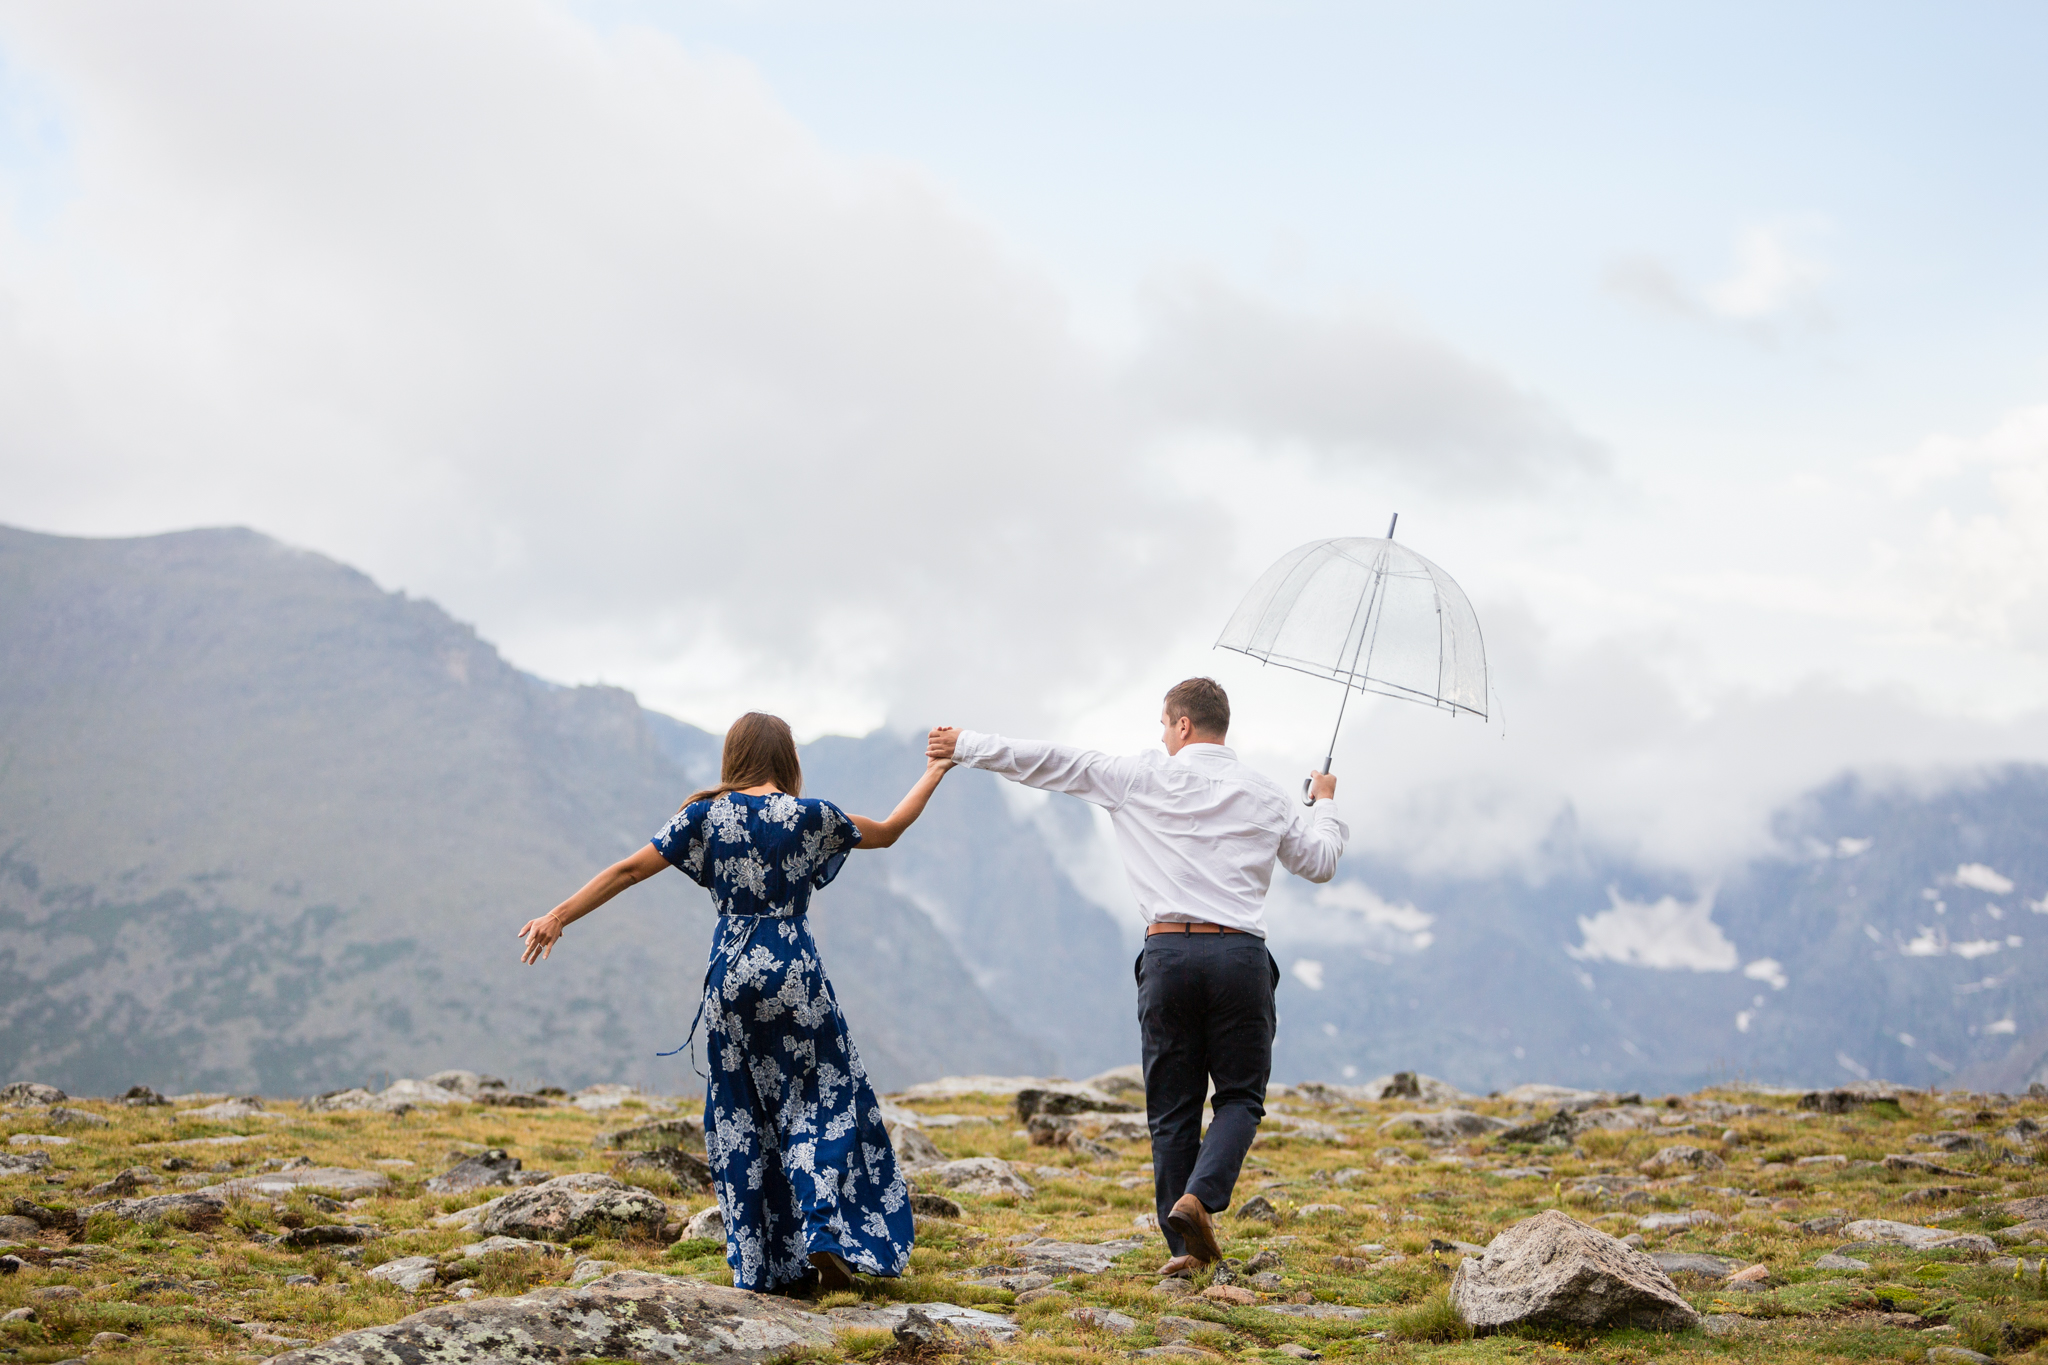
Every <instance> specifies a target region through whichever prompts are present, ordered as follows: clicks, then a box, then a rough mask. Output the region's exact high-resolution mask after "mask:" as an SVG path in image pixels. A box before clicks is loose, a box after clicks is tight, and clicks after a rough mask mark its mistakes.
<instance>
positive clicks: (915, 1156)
mask: <svg viewBox="0 0 2048 1365" xmlns="http://www.w3.org/2000/svg"><path fill="white" fill-rule="evenodd" d="M888 1131H889V1145H890V1146H892V1147H894V1148H895V1149H896V1164H897V1165H898V1166H901V1167H902V1168H903V1169H904V1170H906V1171H922V1170H926V1169H928V1168H930V1167H933V1166H943V1165H944V1164H945V1162H946V1154H945V1153H944V1152H942V1151H940V1150H939V1144H938V1143H936V1142H933V1141H932V1140H931V1139H930V1138H929V1137H926V1136H925V1134H924V1130H923V1129H920V1128H915V1127H912V1126H911V1125H910V1124H907V1123H899V1124H897V1125H896V1126H895V1127H893V1128H890V1129H889V1130H888Z"/></svg>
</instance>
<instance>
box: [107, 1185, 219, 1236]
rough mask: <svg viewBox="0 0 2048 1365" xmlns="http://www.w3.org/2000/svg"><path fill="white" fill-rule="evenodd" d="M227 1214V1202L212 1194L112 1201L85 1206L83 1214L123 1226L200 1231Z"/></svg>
mask: <svg viewBox="0 0 2048 1365" xmlns="http://www.w3.org/2000/svg"><path fill="white" fill-rule="evenodd" d="M227 1211H228V1206H227V1201H226V1200H225V1199H223V1198H221V1197H220V1196H219V1195H217V1194H215V1193H214V1192H213V1190H195V1191H192V1192H190V1193H186V1194H157V1195H151V1196H149V1197H148V1198H145V1199H112V1200H109V1201H107V1202H106V1203H104V1204H92V1205H88V1206H87V1207H86V1209H85V1210H84V1213H85V1216H86V1217H88V1218H90V1217H92V1216H93V1215H95V1214H101V1213H104V1214H107V1215H108V1216H110V1217H112V1218H117V1219H119V1220H120V1221H121V1222H123V1223H157V1222H169V1223H182V1224H184V1225H185V1226H186V1227H192V1228H203V1227H207V1226H209V1225H211V1224H213V1223H217V1222H219V1221H220V1219H221V1218H222V1217H223V1216H224V1215H225V1214H226V1213H227Z"/></svg>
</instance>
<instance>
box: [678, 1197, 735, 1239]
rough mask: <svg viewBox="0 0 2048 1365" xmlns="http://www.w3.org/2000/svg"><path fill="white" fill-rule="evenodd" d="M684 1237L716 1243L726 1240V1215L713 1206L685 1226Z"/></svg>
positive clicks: (716, 1206)
mask: <svg viewBox="0 0 2048 1365" xmlns="http://www.w3.org/2000/svg"><path fill="white" fill-rule="evenodd" d="M683 1236H685V1237H688V1238H709V1239H710V1240H712V1241H714V1242H723V1241H724V1240H725V1215H724V1214H723V1213H721V1212H719V1209H718V1205H716V1204H713V1205H712V1206H711V1207H710V1208H708V1209H705V1210H704V1211H703V1212H702V1213H700V1214H698V1215H697V1216H696V1217H695V1218H692V1219H691V1220H690V1221H689V1222H688V1223H685V1224H684V1225H683Z"/></svg>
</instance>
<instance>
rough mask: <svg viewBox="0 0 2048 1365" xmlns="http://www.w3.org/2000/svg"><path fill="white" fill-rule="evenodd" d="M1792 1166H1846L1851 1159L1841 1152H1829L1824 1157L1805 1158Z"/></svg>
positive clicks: (1801, 1158)
mask: <svg viewBox="0 0 2048 1365" xmlns="http://www.w3.org/2000/svg"><path fill="white" fill-rule="evenodd" d="M1792 1164H1793V1165H1794V1166H1846V1165H1848V1164H1849V1158H1848V1157H1845V1156H1843V1155H1842V1154H1841V1153H1839V1152H1829V1153H1827V1154H1825V1155H1823V1156H1803V1157H1800V1158H1799V1159H1798V1160H1797V1161H1795V1162H1793V1163H1792Z"/></svg>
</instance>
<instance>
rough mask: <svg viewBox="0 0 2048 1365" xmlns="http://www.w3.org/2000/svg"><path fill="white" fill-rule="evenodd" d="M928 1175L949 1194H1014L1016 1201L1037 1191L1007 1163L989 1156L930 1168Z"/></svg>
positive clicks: (973, 1157)
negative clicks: (954, 1191) (955, 1191)
mask: <svg viewBox="0 0 2048 1365" xmlns="http://www.w3.org/2000/svg"><path fill="white" fill-rule="evenodd" d="M931 1174H933V1175H935V1176H937V1177H938V1179H939V1183H940V1184H941V1185H944V1186H945V1187H946V1188H947V1189H949V1190H958V1191H960V1193H962V1194H975V1195H981V1196H983V1197H987V1196H990V1195H997V1194H1014V1195H1016V1196H1017V1197H1018V1198H1019V1199H1029V1198H1031V1197H1032V1196H1033V1195H1035V1194H1036V1193H1038V1191H1036V1190H1035V1189H1033V1188H1032V1187H1031V1186H1030V1185H1028V1184H1026V1183H1025V1181H1024V1178H1023V1177H1022V1176H1020V1175H1018V1174H1017V1173H1016V1172H1015V1171H1014V1170H1012V1169H1011V1168H1010V1163H1009V1162H1007V1161H1003V1160H1000V1159H999V1158H996V1157H992V1156H970V1157H963V1158H962V1159H961V1160H959V1161H948V1162H946V1163H945V1164H944V1165H941V1166H934V1167H932V1168H931Z"/></svg>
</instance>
